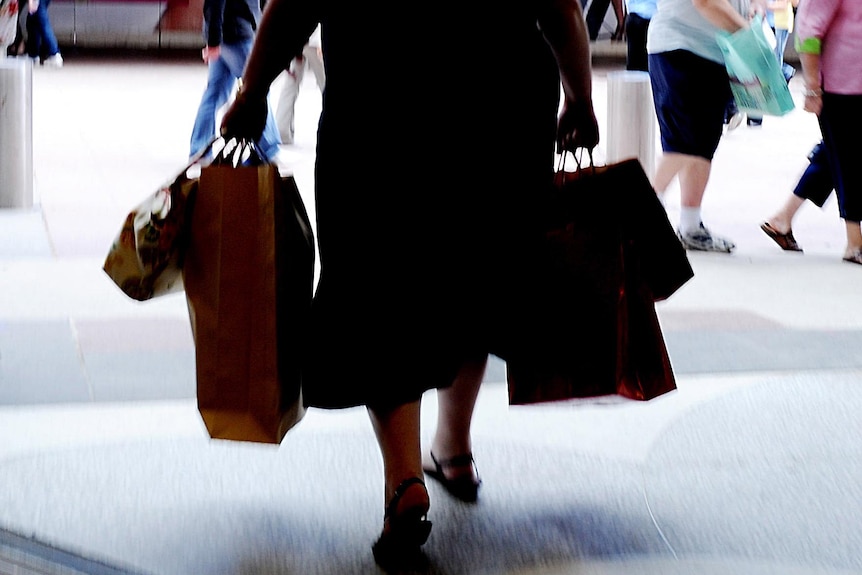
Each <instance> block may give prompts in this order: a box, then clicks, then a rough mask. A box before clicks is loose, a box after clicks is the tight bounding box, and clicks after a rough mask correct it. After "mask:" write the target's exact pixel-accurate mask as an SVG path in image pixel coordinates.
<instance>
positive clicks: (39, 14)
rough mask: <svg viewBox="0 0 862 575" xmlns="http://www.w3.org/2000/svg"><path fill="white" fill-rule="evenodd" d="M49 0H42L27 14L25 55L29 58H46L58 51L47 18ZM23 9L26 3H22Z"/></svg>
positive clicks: (52, 30)
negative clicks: (34, 9) (33, 10)
mask: <svg viewBox="0 0 862 575" xmlns="http://www.w3.org/2000/svg"><path fill="white" fill-rule="evenodd" d="M50 3H51V0H42V1H41V2H39V7H38V8H37V9H36V11H35V12H33V13H32V14H29V15H28V16H27V55H28V56H30V57H31V58H40V57H41V58H42V59H45V58H48V57H49V56H53V55H54V54H57V53H59V52H60V47H59V46H58V45H57V37H56V36H55V35H54V28H53V27H52V26H51V20H50V19H49V18H48V4H50ZM23 6H24V10H26V9H27V3H26V2H24V3H23Z"/></svg>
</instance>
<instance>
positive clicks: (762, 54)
mask: <svg viewBox="0 0 862 575" xmlns="http://www.w3.org/2000/svg"><path fill="white" fill-rule="evenodd" d="M717 40H718V46H719V48H721V52H722V54H724V65H725V67H726V68H727V75H728V78H729V79H730V89H731V90H732V91H733V97H734V99H735V100H736V106H737V107H738V108H739V109H740V110H741V111H743V112H748V113H752V114H758V115H767V114H768V115H772V116H783V115H784V114H786V113H787V112H789V111H791V110H793V108H794V104H793V97H792V96H791V95H790V89H789V88H788V86H787V81H786V80H785V79H784V74H782V73H781V65H780V64H779V63H778V59H777V58H776V57H775V53H774V52H773V51H772V48H771V47H770V46H769V42H768V41H767V40H766V36H765V34H764V33H763V19H762V17H761V16H760V14H757V15H756V16H755V17H754V18H752V20H751V25H750V26H749V27H748V28H743V29H742V30H739V31H738V32H735V33H733V34H730V33H729V32H725V31H720V32H719V33H718V36H717Z"/></svg>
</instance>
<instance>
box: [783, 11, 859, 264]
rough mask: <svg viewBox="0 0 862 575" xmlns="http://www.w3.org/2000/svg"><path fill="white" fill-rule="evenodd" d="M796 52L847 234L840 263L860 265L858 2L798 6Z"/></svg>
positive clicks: (808, 106) (810, 108) (810, 110)
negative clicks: (824, 148) (825, 151)
mask: <svg viewBox="0 0 862 575" xmlns="http://www.w3.org/2000/svg"><path fill="white" fill-rule="evenodd" d="M796 18H797V21H796V41H795V44H796V51H797V52H798V53H799V60H800V62H801V64H802V73H803V78H804V80H805V92H804V95H805V106H804V108H805V110H806V111H807V112H812V113H814V114H817V119H818V122H819V124H820V131H821V132H822V134H823V142H824V145H825V146H826V150H827V156H828V158H829V167H830V171H831V172H832V178H833V180H834V185H835V191H836V192H837V195H838V210H839V214H840V216H841V218H842V219H843V220H844V224H845V226H846V230H847V246H846V247H845V249H844V261H846V262H850V263H854V264H862V230H860V226H859V222H860V221H862V171H860V170H859V169H858V163H859V159H858V153H857V151H856V150H857V148H856V147H857V145H858V141H859V140H858V139H859V134H862V58H860V57H859V55H860V54H862V2H860V1H859V0H802V2H800V4H799V9H798V11H797V15H796Z"/></svg>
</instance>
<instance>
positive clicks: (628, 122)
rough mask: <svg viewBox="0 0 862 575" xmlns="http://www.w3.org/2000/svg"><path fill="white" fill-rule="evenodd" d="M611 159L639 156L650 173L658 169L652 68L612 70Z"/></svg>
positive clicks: (610, 83)
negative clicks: (647, 70) (650, 72)
mask: <svg viewBox="0 0 862 575" xmlns="http://www.w3.org/2000/svg"><path fill="white" fill-rule="evenodd" d="M607 85H608V133H607V142H608V143H607V161H608V162H619V161H621V160H626V159H629V158H637V159H638V160H640V163H641V165H642V166H643V169H644V172H646V174H647V176H649V177H650V179H651V178H652V176H653V174H654V173H655V161H656V160H655V139H656V124H657V123H658V122H657V120H656V116H655V107H654V104H653V99H652V88H651V86H650V81H649V73H648V72H639V71H630V70H626V71H622V72H610V73H609V74H608V83H607Z"/></svg>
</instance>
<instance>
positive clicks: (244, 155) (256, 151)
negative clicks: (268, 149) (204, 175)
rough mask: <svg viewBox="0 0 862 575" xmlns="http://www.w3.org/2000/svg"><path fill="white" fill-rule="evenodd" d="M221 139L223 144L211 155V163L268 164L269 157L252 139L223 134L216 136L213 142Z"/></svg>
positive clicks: (221, 164) (225, 164)
mask: <svg viewBox="0 0 862 575" xmlns="http://www.w3.org/2000/svg"><path fill="white" fill-rule="evenodd" d="M218 140H222V141H223V142H224V145H223V146H222V147H221V148H220V149H219V150H218V151H217V152H216V153H215V154H214V155H213V161H212V164H211V165H216V166H233V167H234V168H236V167H237V166H263V165H266V164H269V163H270V161H269V158H267V157H266V154H264V153H263V151H262V150H261V149H260V148H259V147H258V146H257V145H256V144H255V143H254V141H253V140H249V139H246V138H237V137H234V136H224V137H219V138H216V139H215V140H214V141H213V144H215V142H217V141H218Z"/></svg>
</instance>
